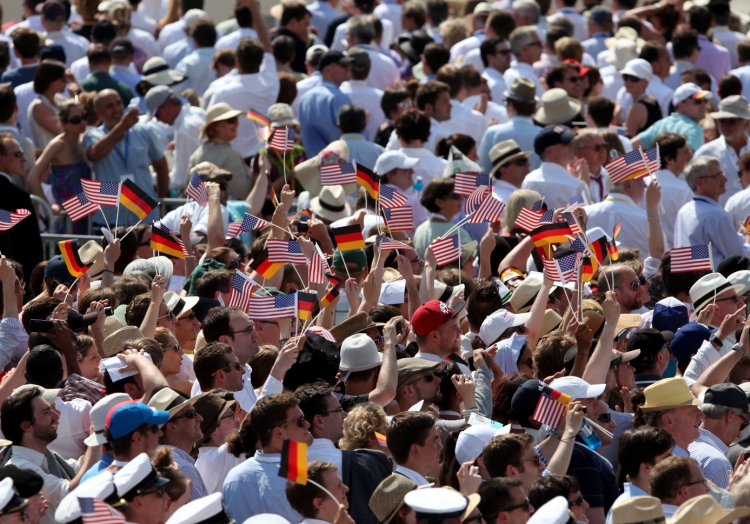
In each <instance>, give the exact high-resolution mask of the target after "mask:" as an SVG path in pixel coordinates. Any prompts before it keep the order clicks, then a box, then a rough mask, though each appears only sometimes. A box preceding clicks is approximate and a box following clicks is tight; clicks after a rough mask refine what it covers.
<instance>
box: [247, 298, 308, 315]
mask: <svg viewBox="0 0 750 524" xmlns="http://www.w3.org/2000/svg"><path fill="white" fill-rule="evenodd" d="M248 316H249V317H250V318H252V319H254V320H275V319H278V318H288V317H296V316H297V294H296V293H295V294H293V295H276V296H275V297H252V298H251V299H250V312H249V313H248Z"/></svg>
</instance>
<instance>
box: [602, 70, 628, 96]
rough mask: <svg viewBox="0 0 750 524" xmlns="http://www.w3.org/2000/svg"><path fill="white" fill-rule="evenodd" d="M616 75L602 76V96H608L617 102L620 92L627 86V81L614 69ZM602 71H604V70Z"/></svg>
mask: <svg viewBox="0 0 750 524" xmlns="http://www.w3.org/2000/svg"><path fill="white" fill-rule="evenodd" d="M612 69H613V70H614V72H615V74H613V75H602V83H603V85H602V96H606V97H607V98H609V99H610V100H616V99H617V93H619V92H620V89H622V88H623V86H625V81H624V80H623V79H622V77H621V76H620V75H619V73H618V72H617V69H615V68H614V67H612ZM602 71H604V68H602Z"/></svg>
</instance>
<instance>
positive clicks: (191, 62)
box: [173, 47, 216, 96]
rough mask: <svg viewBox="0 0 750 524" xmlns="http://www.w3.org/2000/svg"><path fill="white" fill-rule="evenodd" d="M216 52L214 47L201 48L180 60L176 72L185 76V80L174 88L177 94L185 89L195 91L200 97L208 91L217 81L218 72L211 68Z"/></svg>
mask: <svg viewBox="0 0 750 524" xmlns="http://www.w3.org/2000/svg"><path fill="white" fill-rule="evenodd" d="M215 53H216V50H215V49H214V48H213V47H199V48H198V49H196V50H195V51H193V52H191V53H188V55H187V56H186V57H185V58H183V59H182V60H180V62H179V63H178V64H177V66H176V67H175V70H177V71H179V72H180V73H182V74H183V75H185V77H186V78H185V80H184V81H182V82H180V83H179V84H177V85H175V86H174V87H173V91H174V92H175V93H181V92H182V91H184V90H185V89H193V90H194V91H195V92H196V93H198V96H203V93H204V92H205V91H206V89H208V86H209V84H210V83H211V82H213V81H214V80H216V71H215V70H214V69H212V68H211V62H212V61H213V58H214V54H215Z"/></svg>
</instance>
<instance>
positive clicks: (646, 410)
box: [641, 398, 703, 413]
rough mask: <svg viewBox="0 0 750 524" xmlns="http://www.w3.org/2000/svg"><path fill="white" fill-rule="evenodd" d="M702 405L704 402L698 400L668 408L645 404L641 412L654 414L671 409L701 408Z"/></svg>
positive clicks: (667, 406)
mask: <svg viewBox="0 0 750 524" xmlns="http://www.w3.org/2000/svg"><path fill="white" fill-rule="evenodd" d="M701 404H703V402H701V401H700V400H698V399H697V398H694V399H693V400H691V401H689V402H684V403H682V404H670V405H666V406H647V405H646V404H643V405H641V411H643V412H644V413H652V412H654V411H667V410H670V409H675V408H684V407H688V406H700V405H701Z"/></svg>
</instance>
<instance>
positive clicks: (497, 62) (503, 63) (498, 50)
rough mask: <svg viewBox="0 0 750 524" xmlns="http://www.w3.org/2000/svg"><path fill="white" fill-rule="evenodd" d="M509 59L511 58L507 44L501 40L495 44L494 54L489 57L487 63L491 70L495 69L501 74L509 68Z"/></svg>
mask: <svg viewBox="0 0 750 524" xmlns="http://www.w3.org/2000/svg"><path fill="white" fill-rule="evenodd" d="M511 59H512V56H511V51H510V48H509V47H508V42H506V41H505V40H503V41H502V42H500V43H497V44H495V54H494V55H490V56H489V60H488V63H489V66H490V67H491V68H492V69H497V70H498V71H500V72H501V73H504V72H505V71H506V69H508V68H509V67H510V61H511Z"/></svg>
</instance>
